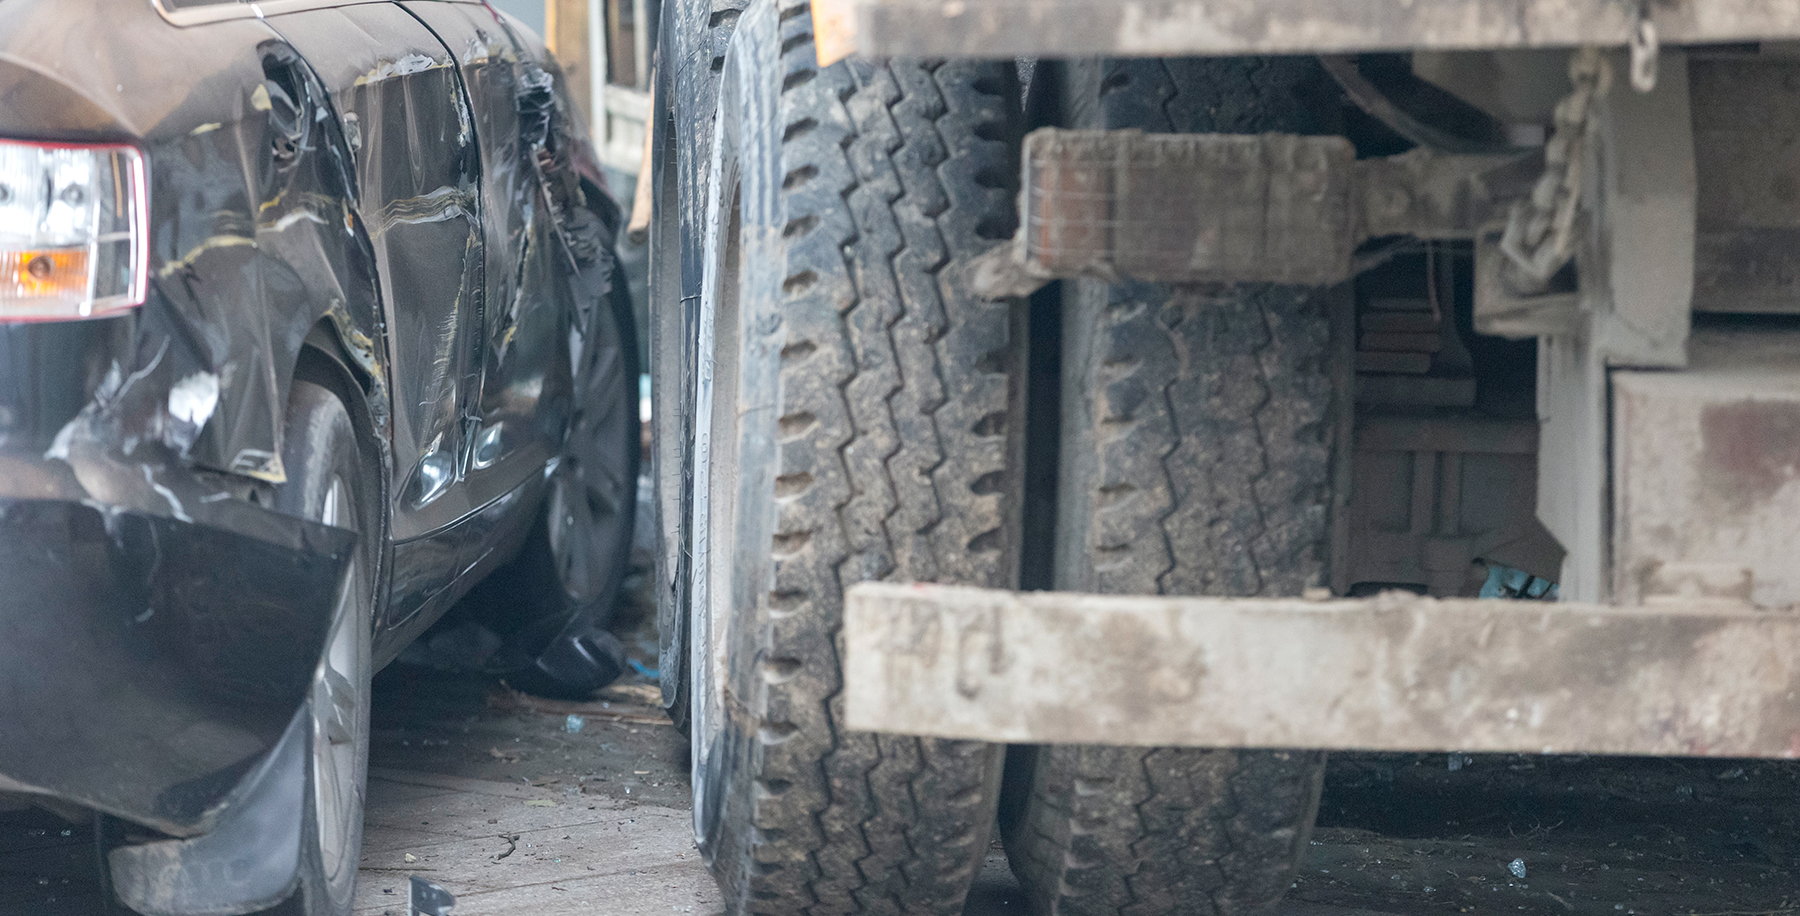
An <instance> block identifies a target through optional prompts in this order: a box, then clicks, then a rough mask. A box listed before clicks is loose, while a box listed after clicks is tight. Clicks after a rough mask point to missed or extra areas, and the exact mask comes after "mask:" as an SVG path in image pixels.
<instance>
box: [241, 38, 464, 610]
mask: <svg viewBox="0 0 1800 916" xmlns="http://www.w3.org/2000/svg"><path fill="white" fill-rule="evenodd" d="M268 21H269V23H270V25H271V26H273V27H274V28H275V29H276V30H277V31H278V32H280V33H281V34H282V35H283V37H284V38H286V39H287V41H288V42H290V43H291V44H292V45H293V46H294V47H295V48H297V49H298V50H299V51H300V53H301V54H303V55H305V57H306V59H307V61H308V63H309V64H311V65H312V67H313V69H314V71H315V72H316V73H317V74H318V75H319V77H320V79H321V80H323V82H324V83H325V85H326V88H327V90H328V91H329V93H330V95H331V98H332V101H333V103H334V106H335V110H336V113H337V115H338V118H339V120H340V123H341V124H342V125H343V129H344V133H345V137H346V141H347V142H348V144H349V146H350V148H351V150H352V154H353V156H354V157H355V166H356V175H357V179H358V185H359V207H360V210H361V215H362V220H363V222H364V223H365V224H366V226H367V227H368V233H369V237H370V240H371V243H372V245H373V248H374V251H375V259H376V264H377V268H378V271H379V274H380V288H381V298H382V308H383V314H384V317H385V323H386V330H387V340H388V346H389V353H388V360H389V363H390V366H391V375H392V378H393V389H394V390H393V402H394V409H393V416H392V417H391V424H392V438H393V462H394V480H395V487H394V492H393V494H392V498H393V504H392V508H393V516H392V522H391V526H392V527H391V535H392V537H393V538H394V539H395V541H396V542H399V543H398V544H397V547H396V550H395V555H394V560H395V569H394V591H393V593H392V595H393V598H392V600H391V601H390V606H389V616H388V624H389V625H390V626H391V625H393V624H395V623H397V622H399V621H401V620H404V619H406V618H408V617H410V616H412V614H414V613H415V612H417V611H418V610H419V609H420V607H422V606H423V605H424V604H425V603H426V602H427V601H429V599H430V598H431V597H432V596H433V595H435V594H436V593H438V592H440V591H442V590H443V589H445V588H447V587H448V586H449V585H450V583H451V582H452V581H453V580H454V577H455V576H456V574H457V573H458V572H460V571H461V565H462V562H461V560H462V558H461V554H462V552H463V551H461V550H459V549H440V547H434V546H426V545H415V546H413V547H411V548H408V547H407V546H406V545H407V544H408V543H409V542H413V541H418V540H420V539H424V538H430V537H433V536H435V535H439V534H443V533H446V532H447V531H448V530H449V529H450V528H451V527H452V526H454V525H455V523H456V522H457V521H458V520H460V519H462V518H464V517H466V516H468V515H469V514H470V513H471V512H473V511H474V510H475V509H477V508H479V507H480V504H481V500H479V499H476V498H475V497H474V496H473V495H472V494H470V493H469V492H468V488H467V487H465V486H463V485H462V481H463V477H464V473H465V470H466V467H467V461H468V459H469V449H470V446H471V445H472V444H473V442H474V438H475V436H474V434H475V428H474V425H475V422H476V420H475V416H474V403H475V397H476V392H477V390H478V388H479V383H480V370H481V351H482V349H483V330H482V325H483V316H484V310H485V304H486V271H487V265H486V263H485V260H484V258H485V252H484V245H483V233H482V227H481V224H480V212H481V204H480V200H479V194H480V188H481V175H480V170H481V166H480V154H479V150H478V149H477V147H476V141H475V134H474V125H473V121H472V115H471V113H470V111H469V108H468V105H467V102H466V99H465V98H464V96H463V93H462V89H461V85H460V80H459V77H458V73H457V69H456V64H455V61H454V58H453V57H452V56H451V55H450V54H449V53H448V52H447V51H446V50H445V48H444V46H443V45H442V44H441V43H440V42H439V41H438V40H437V38H436V37H435V36H434V35H433V34H432V33H431V31H430V30H428V29H426V28H425V27H424V26H423V25H421V24H420V23H419V22H418V20H417V19H415V18H414V17H412V16H411V15H409V14H408V13H407V12H406V11H405V10H404V9H402V8H401V7H399V6H397V5H392V4H385V3H381V4H363V5H355V6H346V7H343V8H339V9H318V10H309V11H306V12H301V13H294V14H289V15H278V16H272V17H270V18H269V20H268Z"/></svg>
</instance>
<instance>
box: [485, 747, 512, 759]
mask: <svg viewBox="0 0 1800 916" xmlns="http://www.w3.org/2000/svg"><path fill="white" fill-rule="evenodd" d="M488 754H489V755H491V756H492V757H493V758H494V759H495V760H500V761H503V762H506V763H518V762H519V754H518V752H517V751H503V750H501V749H499V748H497V747H490V748H488Z"/></svg>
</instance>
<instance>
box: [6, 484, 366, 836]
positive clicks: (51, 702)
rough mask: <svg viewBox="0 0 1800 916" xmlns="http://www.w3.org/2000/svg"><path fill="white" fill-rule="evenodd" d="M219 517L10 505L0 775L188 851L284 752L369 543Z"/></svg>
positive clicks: (270, 520)
mask: <svg viewBox="0 0 1800 916" xmlns="http://www.w3.org/2000/svg"><path fill="white" fill-rule="evenodd" d="M208 508H209V509H210V510H211V511H212V512H213V513H215V515H216V517H215V518H214V519H213V522H214V523H213V524H208V525H202V524H196V523H192V522H186V521H180V520H177V519H175V518H172V517H166V516H160V515H154V514H149V513H143V512H135V511H125V510H119V509H116V508H114V507H111V506H106V505H104V504H97V505H82V504H80V503H77V502H66V501H59V500H37V499H0V582H4V583H5V585H6V589H7V594H8V599H7V602H6V605H7V612H6V614H4V615H0V773H4V774H6V776H7V777H8V778H10V779H11V780H13V781H16V782H18V783H22V784H25V785H27V786H31V787H33V789H34V790H36V791H41V792H45V793H50V794H54V795H56V796H58V797H60V798H63V799H67V800H69V801H74V802H77V803H79V804H83V805H88V806H91V807H94V808H96V809H98V810H101V811H105V812H107V813H109V814H113V815H116V816H119V817H123V818H126V819H128V820H131V821H134V822H136V823H140V824H144V825H146V826H150V827H154V828H156V829H158V830H162V831H164V832H167V833H169V834H172V835H175V836H191V835H193V834H195V833H198V832H202V831H204V830H205V829H207V827H208V826H209V825H210V823H211V821H212V819H213V818H214V817H215V816H216V811H215V808H216V806H217V805H218V804H219V803H220V802H221V801H223V799H224V798H225V796H226V795H227V794H228V793H229V792H230V791H231V790H232V789H233V787H234V786H235V785H236V783H237V781H238V779H239V778H240V777H241V776H243V775H244V773H245V771H246V770H247V769H248V768H249V767H250V766H251V765H253V764H254V763H255V762H256V761H258V760H259V759H261V758H262V756H263V755H264V754H265V753H266V752H267V751H268V750H269V748H271V747H273V746H274V743H275V740H276V739H277V738H278V737H279V736H280V734H281V732H282V729H283V728H285V727H286V726H287V723H288V721H289V720H290V719H291V718H292V717H293V715H294V710H295V709H296V708H297V707H299V705H300V704H301V701H302V699H303V697H304V696H305V694H306V691H307V689H308V687H309V686H310V684H311V682H312V674H313V669H314V667H315V665H316V664H317V661H318V656H319V652H320V650H321V649H322V648H323V646H324V642H325V630H326V626H327V624H328V623H329V621H330V619H331V610H332V606H333V605H334V604H335V599H336V595H337V592H338V588H339V585H340V584H341V583H342V581H343V576H344V572H345V570H346V569H347V567H348V561H349V558H350V554H351V551H352V549H353V547H354V545H355V543H356V536H355V535H354V534H353V533H351V532H348V531H345V530H343V529H340V528H328V527H325V526H322V525H315V524H310V523H305V522H301V521H299V520H297V519H291V518H287V517H285V516H276V515H274V514H272V513H269V512H265V511H263V510H259V509H257V508H255V507H254V506H250V505H249V504H247V503H242V502H235V501H234V502H219V503H213V504H209V506H208ZM239 532H254V533H239Z"/></svg>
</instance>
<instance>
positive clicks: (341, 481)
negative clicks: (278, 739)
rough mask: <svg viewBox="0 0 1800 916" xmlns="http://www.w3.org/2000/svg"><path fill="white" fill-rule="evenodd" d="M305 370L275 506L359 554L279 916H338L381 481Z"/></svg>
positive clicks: (314, 700)
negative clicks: (346, 538)
mask: <svg viewBox="0 0 1800 916" xmlns="http://www.w3.org/2000/svg"><path fill="white" fill-rule="evenodd" d="M308 368H309V366H308V365H304V364H303V367H302V371H301V373H300V374H299V375H298V377H297V378H296V379H295V381H294V384H293V387H292V390H291V393H290V394H289V396H288V412H287V418H286V421H285V429H284V436H283V440H282V464H283V466H284V467H285V469H286V471H287V481H286V482H285V483H283V484H281V485H280V486H278V487H276V488H275V496H274V501H273V507H274V509H275V510H276V511H278V512H282V513H284V514H288V515H298V516H302V517H305V518H309V519H312V520H314V521H318V522H321V523H324V524H327V525H335V526H338V527H346V528H353V529H355V530H356V532H357V533H358V535H359V540H358V545H357V551H356V554H355V556H354V558H353V560H352V563H351V568H350V572H349V574H348V575H347V577H346V580H345V584H344V590H343V592H342V595H341V597H340V599H339V601H338V606H337V609H336V616H335V618H334V619H333V621H332V626H331V630H330V635H329V636H328V637H327V639H326V648H325V652H324V654H323V656H322V657H321V659H320V662H319V668H318V670H317V672H316V674H315V676H314V683H313V688H312V691H311V693H310V695H309V696H308V700H307V703H308V709H309V710H310V712H311V716H312V729H311V731H310V733H309V740H308V757H307V768H306V773H307V785H306V802H305V807H304V808H303V810H304V812H305V814H304V821H303V824H302V833H301V845H300V878H299V886H298V888H297V889H296V891H295V893H294V896H293V898H291V899H290V901H289V905H288V906H287V907H286V908H284V909H285V911H286V912H290V913H295V914H296V916H345V914H348V913H349V912H350V911H351V903H352V899H353V895H354V892H355V888H356V869H357V863H358V860H359V858H360V856H361V850H362V830H363V822H362V819H363V801H364V792H365V786H366V781H367V777H368V766H369V696H370V688H369V683H370V678H371V677H372V675H373V673H374V672H373V668H372V659H371V654H370V652H371V645H370V644H371V642H372V639H373V636H374V627H375V613H376V609H377V597H378V595H379V589H378V587H377V583H378V582H379V570H380V558H381V542H382V540H383V531H384V528H383V526H382V524H381V484H380V476H379V475H380V472H379V471H378V470H377V469H376V467H375V466H374V464H373V463H372V462H371V461H370V460H369V456H368V453H367V451H366V450H365V449H364V448H363V447H362V443H361V441H360V440H359V438H358V436H357V430H356V424H355V423H354V422H353V420H352V418H351V414H350V411H349V409H348V408H347V407H346V406H345V402H344V400H343V399H341V398H340V397H339V396H338V394H336V393H335V392H334V390H333V387H331V385H332V383H331V380H330V376H331V373H329V372H328V371H314V372H308V371H307V369H308Z"/></svg>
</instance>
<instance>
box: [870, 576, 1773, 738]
mask: <svg viewBox="0 0 1800 916" xmlns="http://www.w3.org/2000/svg"><path fill="white" fill-rule="evenodd" d="M843 639H844V643H845V658H844V682H845V698H846V702H845V715H846V721H847V724H848V725H849V727H851V728H854V729H859V730H866V731H883V732H896V733H902V734H914V735H928V736H934V737H942V738H964V739H976V740H982V741H995V742H1006V743H1017V744H1061V743H1070V744H1078V743H1097V744H1119V745H1142V746H1199V747H1272V748H1325V749H1332V750H1394V751H1430V750H1466V751H1484V752H1486V751H1491V752H1518V753H1591V754H1645V755H1659V756H1709V757H1780V758H1791V757H1796V756H1800V615H1793V614H1784V613H1775V612H1762V611H1757V610H1754V609H1751V608H1749V607H1748V606H1746V605H1740V604H1732V603H1723V602H1717V601H1715V602H1712V603H1707V602H1702V601H1688V602H1669V603H1665V604H1659V605H1657V606H1656V607H1654V608H1652V609H1623V608H1616V607H1605V606H1596V605H1570V604H1554V603H1544V602H1513V601H1475V600H1445V601H1438V600H1433V599H1429V598H1420V597H1416V596H1413V595H1410V594H1398V593H1391V594H1387V595H1382V596H1378V597H1375V598H1371V599H1363V600H1354V601H1318V602H1311V601H1303V600H1299V599H1223V598H1120V597H1101V596H1089V595H1075V594H1066V593H1056V592H1034V593H1023V594H1021V593H1013V592H1003V591H991V590H983V589H966V588H950V587H944V586H930V585H888V584H863V585H858V586H856V587H854V588H853V589H851V591H850V593H849V598H848V603H847V605H846V608H845V621H844V635H843Z"/></svg>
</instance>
